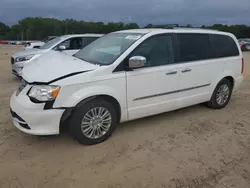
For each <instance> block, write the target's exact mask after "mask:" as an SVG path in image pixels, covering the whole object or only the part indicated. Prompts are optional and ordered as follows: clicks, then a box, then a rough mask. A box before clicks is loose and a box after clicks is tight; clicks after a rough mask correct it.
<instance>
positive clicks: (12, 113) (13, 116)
mask: <svg viewBox="0 0 250 188" xmlns="http://www.w3.org/2000/svg"><path fill="white" fill-rule="evenodd" d="M10 114H11V116H12V118H16V119H17V120H18V121H19V122H18V124H19V125H20V126H21V127H23V128H25V129H30V127H29V126H28V124H27V123H26V122H25V121H24V120H23V119H22V118H21V117H20V116H19V115H17V113H16V112H14V111H12V109H10Z"/></svg>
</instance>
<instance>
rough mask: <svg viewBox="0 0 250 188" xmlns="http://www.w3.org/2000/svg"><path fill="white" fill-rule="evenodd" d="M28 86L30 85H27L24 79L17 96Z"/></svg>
mask: <svg viewBox="0 0 250 188" xmlns="http://www.w3.org/2000/svg"><path fill="white" fill-rule="evenodd" d="M27 85H28V83H27V82H26V81H25V80H24V79H22V81H21V83H20V85H19V88H18V90H17V92H16V95H19V93H21V92H22V90H23V89H24V88H25V87H26V86H27Z"/></svg>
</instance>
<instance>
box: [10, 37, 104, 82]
mask: <svg viewBox="0 0 250 188" xmlns="http://www.w3.org/2000/svg"><path fill="white" fill-rule="evenodd" d="M101 36H103V35H102V34H75V35H63V36H60V37H56V38H54V39H53V40H50V41H49V42H47V43H45V44H44V45H43V46H41V47H40V48H33V49H28V50H24V51H21V52H18V53H16V54H14V55H13V56H12V57H11V67H12V74H14V75H16V76H18V77H22V69H23V67H24V66H25V65H26V64H28V63H30V62H31V61H33V60H34V59H36V58H38V57H39V56H41V55H42V54H44V53H46V52H49V51H51V50H54V51H60V52H62V53H65V54H67V55H73V54H75V53H76V52H78V51H79V50H80V49H82V48H84V47H85V46H87V45H88V44H90V43H91V42H93V41H94V40H96V39H97V38H99V37H101Z"/></svg>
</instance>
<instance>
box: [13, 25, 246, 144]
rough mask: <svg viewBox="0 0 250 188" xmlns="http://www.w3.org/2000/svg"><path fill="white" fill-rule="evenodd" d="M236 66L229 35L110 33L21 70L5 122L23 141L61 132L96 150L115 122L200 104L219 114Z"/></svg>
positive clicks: (236, 81)
mask: <svg viewBox="0 0 250 188" xmlns="http://www.w3.org/2000/svg"><path fill="white" fill-rule="evenodd" d="M243 67H244V62H243V58H242V53H241V50H240V47H239V44H238V42H237V39H236V38H235V36H234V35H232V34H230V33H224V32H219V31H214V30H203V29H136V30H125V31H119V32H113V33H110V34H107V35H105V36H103V37H101V38H99V39H97V40H95V41H94V42H93V43H91V44H90V45H88V46H86V47H85V48H83V49H82V50H80V51H79V52H77V53H76V54H75V55H74V56H67V55H65V54H63V53H56V54H50V53H49V54H47V55H44V56H43V57H41V58H39V59H37V62H36V65H35V64H30V65H28V66H26V67H25V68H24V70H23V80H22V82H21V84H20V87H19V88H18V90H17V91H16V92H15V93H14V94H13V95H12V97H11V100H10V107H11V116H12V120H13V123H14V125H15V126H16V127H17V128H18V129H20V130H21V131H23V132H26V133H29V134H34V135H51V134H59V133H60V131H61V130H62V128H64V126H67V128H68V129H69V131H70V133H71V134H72V136H73V137H74V138H75V139H76V140H77V141H78V142H79V143H82V144H87V145H91V144H97V143H100V142H102V141H104V140H106V139H107V138H108V137H109V136H110V135H111V134H112V133H113V131H114V130H115V128H116V126H117V124H118V123H121V122H125V121H130V120H134V119H137V118H142V117H146V116H151V115H155V114H159V113H163V112H167V111H172V110H175V109H179V108H183V107H187V106H191V105H195V104H199V103H206V104H207V106H208V107H210V108H213V109H220V108H223V107H225V106H226V105H227V104H228V102H229V100H230V98H231V94H232V91H235V90H236V89H238V87H239V85H240V83H241V82H242V80H243V75H242V73H243ZM166 116H167V114H166Z"/></svg>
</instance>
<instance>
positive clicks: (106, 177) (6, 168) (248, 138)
mask: <svg viewBox="0 0 250 188" xmlns="http://www.w3.org/2000/svg"><path fill="white" fill-rule="evenodd" d="M19 50H20V47H16V46H0V96H1V99H0V104H1V106H0V188H22V187H25V188H31V187H37V188H52V187H55V188H57V187H60V188H71V187H72V188H73V187H74V188H78V187H79V188H80V187H81V188H83V187H86V188H121V187H122V188H135V187H145V188H164V187H165V188H175V187H177V188H228V187H234V188H235V187H236V188H249V185H250V158H249V157H250V124H249V120H250V98H249V94H250V66H249V63H250V53H244V57H245V66H246V68H245V75H246V76H245V81H244V83H243V84H242V86H241V88H240V90H239V91H237V92H236V93H234V94H233V96H232V100H231V102H230V103H229V105H228V106H227V107H226V108H224V109H222V110H211V109H208V108H206V107H204V106H203V105H197V106H193V107H189V108H185V109H181V110H177V111H174V112H170V113H165V114H161V115H157V116H153V117H149V118H144V119H140V120H136V121H132V122H128V123H124V124H122V125H120V126H119V127H118V128H117V130H116V132H115V133H114V134H113V136H112V137H111V138H110V139H109V140H107V141H106V142H104V143H102V144H99V145H94V146H82V145H79V144H78V143H77V142H75V141H74V140H73V139H71V137H70V136H69V135H67V134H63V135H59V136H50V137H37V136H30V135H26V134H24V133H22V132H20V131H19V130H17V129H16V128H14V127H13V125H12V122H11V120H10V117H9V98H10V96H11V94H12V93H13V91H14V90H15V89H16V88H17V86H18V84H19V80H18V79H16V78H15V77H14V76H12V75H11V70H10V55H11V54H13V53H15V52H16V51H19Z"/></svg>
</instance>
